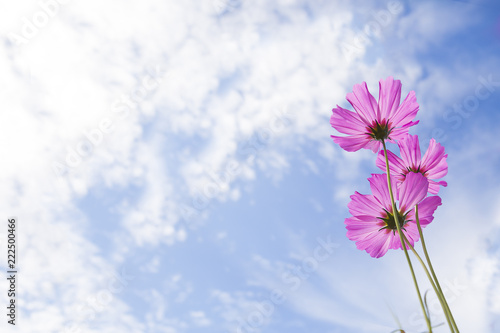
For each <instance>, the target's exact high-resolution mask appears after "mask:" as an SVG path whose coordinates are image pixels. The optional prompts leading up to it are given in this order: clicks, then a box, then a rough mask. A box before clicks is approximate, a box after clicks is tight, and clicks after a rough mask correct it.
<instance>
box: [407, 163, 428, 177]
mask: <svg viewBox="0 0 500 333" xmlns="http://www.w3.org/2000/svg"><path fill="white" fill-rule="evenodd" d="M410 172H414V173H421V174H422V175H423V176H424V177H427V171H426V170H424V169H421V168H420V165H419V166H418V167H415V166H412V167H409V168H406V170H405V171H404V175H405V176H406V175H407V174H409V173H410Z"/></svg>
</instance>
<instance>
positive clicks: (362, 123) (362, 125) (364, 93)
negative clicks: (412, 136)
mask: <svg viewBox="0 0 500 333" xmlns="http://www.w3.org/2000/svg"><path fill="white" fill-rule="evenodd" d="M379 84H380V92H379V99H378V103H377V101H376V100H375V98H374V97H373V96H372V95H371V94H370V92H369V91H368V87H367V86H366V82H363V83H362V84H356V85H354V88H353V92H352V93H349V94H347V96H346V98H347V100H348V101H349V103H350V104H351V105H352V107H353V108H354V110H355V111H356V112H352V111H349V110H346V109H343V108H341V107H340V106H338V105H337V107H336V108H334V109H333V110H332V111H333V114H332V116H331V118H330V124H331V125H332V127H333V128H335V129H336V130H337V131H338V132H340V133H343V134H347V136H334V135H332V138H333V141H334V142H335V143H338V144H339V145H340V147H342V148H343V149H345V150H346V151H349V152H353V151H357V150H359V149H361V148H366V149H371V150H372V151H373V152H375V153H376V152H378V151H379V150H380V148H381V142H382V140H388V141H392V142H394V141H397V140H399V139H401V138H403V137H404V136H405V135H406V134H407V133H408V129H409V128H410V127H411V126H413V125H416V124H418V121H412V120H413V119H414V118H415V116H416V115H417V112H418V109H419V105H418V103H417V99H416V97H415V92H414V91H410V93H408V95H407V96H406V98H405V100H404V101H403V103H401V105H400V101H401V81H399V80H394V79H393V78H392V77H391V76H390V77H388V78H387V79H386V80H380V82H379Z"/></svg>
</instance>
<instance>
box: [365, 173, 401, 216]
mask: <svg viewBox="0 0 500 333" xmlns="http://www.w3.org/2000/svg"><path fill="white" fill-rule="evenodd" d="M368 181H369V182H370V189H371V190H372V193H373V196H374V197H375V198H376V199H378V202H379V206H378V210H379V211H380V204H381V205H382V207H383V208H384V209H385V210H386V211H388V212H392V202H391V197H390V195H389V188H388V186H387V174H385V173H384V174H372V176H371V177H370V178H368ZM391 185H392V193H393V195H394V197H395V199H397V189H396V180H395V179H394V177H391Z"/></svg>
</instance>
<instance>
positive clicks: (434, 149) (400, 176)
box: [376, 134, 448, 194]
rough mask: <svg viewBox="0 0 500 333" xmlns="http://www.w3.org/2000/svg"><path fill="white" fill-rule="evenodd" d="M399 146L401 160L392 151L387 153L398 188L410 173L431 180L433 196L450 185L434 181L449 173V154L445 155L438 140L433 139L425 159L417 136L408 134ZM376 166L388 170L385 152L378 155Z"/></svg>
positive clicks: (430, 190)
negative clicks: (418, 174)
mask: <svg viewBox="0 0 500 333" xmlns="http://www.w3.org/2000/svg"><path fill="white" fill-rule="evenodd" d="M398 146H399V150H400V154H401V158H399V157H398V156H396V154H394V153H393V152H391V151H388V152H387V157H388V159H389V170H390V171H391V175H392V176H395V178H396V179H397V181H398V186H400V185H401V183H402V182H403V181H404V180H405V177H406V176H407V175H408V174H409V173H410V172H417V173H421V174H422V175H424V176H425V177H426V178H427V179H428V180H429V193H431V194H437V193H438V192H439V186H440V185H441V186H445V187H446V186H447V185H448V183H446V182H445V181H440V182H437V181H434V180H433V179H439V178H442V177H444V176H446V174H447V173H448V163H446V158H447V157H448V154H445V153H444V147H443V146H441V145H440V144H439V143H437V142H436V140H434V139H431V142H430V144H429V148H428V149H427V151H426V152H425V154H424V157H423V158H421V157H422V155H421V153H420V144H419V142H418V136H417V135H409V134H408V136H406V137H405V138H403V139H401V140H399V141H398ZM376 165H377V166H378V167H379V168H380V169H382V170H383V171H386V170H387V168H386V165H385V155H384V152H383V151H380V153H379V154H378V156H377V162H376Z"/></svg>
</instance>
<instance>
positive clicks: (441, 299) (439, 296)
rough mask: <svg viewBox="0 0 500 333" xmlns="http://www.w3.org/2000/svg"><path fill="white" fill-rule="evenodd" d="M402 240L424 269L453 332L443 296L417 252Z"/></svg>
mask: <svg viewBox="0 0 500 333" xmlns="http://www.w3.org/2000/svg"><path fill="white" fill-rule="evenodd" d="M403 237H404V239H405V242H406V244H408V246H409V247H410V249H411V251H412V252H413V254H414V255H415V257H417V259H418V261H419V262H420V264H421V265H422V267H423V268H424V271H425V274H426V275H427V278H428V279H429V281H430V283H431V285H432V288H433V289H434V292H435V293H436V295H437V297H438V299H439V303H441V307H442V308H443V311H444V314H445V317H446V321H447V322H448V326H450V331H451V332H455V329H454V328H453V325H452V323H451V321H450V318H449V313H448V311H447V310H446V307H445V306H444V301H443V296H442V295H441V293H440V292H439V291H438V289H437V287H436V284H435V283H434V280H432V277H431V275H430V273H429V270H428V269H427V267H426V266H425V263H424V261H423V260H422V258H421V257H420V256H419V255H418V253H417V251H415V248H414V247H413V246H412V245H411V243H410V241H409V240H408V238H406V236H405V235H403Z"/></svg>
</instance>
